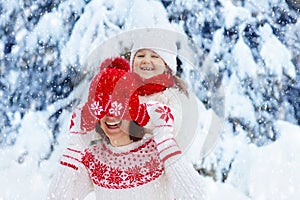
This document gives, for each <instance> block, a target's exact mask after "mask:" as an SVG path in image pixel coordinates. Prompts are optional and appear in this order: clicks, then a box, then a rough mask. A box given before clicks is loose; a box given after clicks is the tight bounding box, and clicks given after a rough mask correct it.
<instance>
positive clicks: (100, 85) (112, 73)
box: [48, 63, 205, 200]
mask: <svg viewBox="0 0 300 200" xmlns="http://www.w3.org/2000/svg"><path fill="white" fill-rule="evenodd" d="M114 65H115V66H113V68H106V69H104V70H103V71H102V72H100V75H99V76H96V78H95V79H94V80H97V84H96V86H95V85H93V84H91V87H90V90H89V99H88V101H87V102H86V103H85V105H84V106H83V107H82V108H80V109H79V111H80V112H79V114H80V115H79V114H78V113H77V114H74V115H73V119H72V123H71V133H72V141H71V142H70V145H69V146H68V147H67V148H66V152H65V154H64V155H63V157H62V160H61V162H60V163H61V170H60V171H59V174H58V175H57V177H56V178H55V179H54V181H53V183H52V185H51V187H50V191H49V195H48V199H84V198H85V197H86V196H87V195H88V193H89V192H90V191H95V195H96V198H97V199H151V200H152V199H205V188H204V185H203V182H202V180H201V177H200V176H199V175H198V174H197V172H196V171H195V170H194V169H193V167H192V165H190V164H188V163H187V162H185V161H184V157H183V156H182V153H181V150H180V148H179V146H178V145H177V143H176V140H175V139H174V136H173V121H174V117H173V114H172V110H171V108H169V107H168V106H166V105H163V104H161V103H159V102H155V101H152V102H148V103H147V104H140V102H139V99H138V90H137V86H136V85H135V77H134V76H133V75H132V74H131V73H128V72H126V71H125V70H123V69H118V64H116V63H115V64H114ZM93 83H95V81H93ZM75 113H76V112H75ZM79 116H80V117H81V120H77V117H79ZM78 122H79V123H78ZM142 126H144V127H145V129H144V128H142ZM76 129H78V130H80V131H83V130H84V131H83V132H86V133H87V132H91V131H92V130H94V129H95V130H96V131H97V132H98V133H99V134H101V135H102V138H104V140H100V141H96V142H95V141H94V142H92V143H89V142H87V141H89V140H90V137H89V136H88V135H85V134H78V133H79V132H80V131H78V132H77V131H74V130H76ZM145 130H151V132H149V133H148V132H145ZM105 138H106V139H105Z"/></svg>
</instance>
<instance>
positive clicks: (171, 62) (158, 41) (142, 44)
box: [130, 33, 177, 74]
mask: <svg viewBox="0 0 300 200" xmlns="http://www.w3.org/2000/svg"><path fill="white" fill-rule="evenodd" d="M140 49H150V50H152V51H154V52H155V53H157V54H158V55H159V56H160V57H161V58H162V59H163V60H164V61H165V63H166V64H167V65H168V66H169V67H170V69H171V70H172V74H176V72H177V61H176V56H177V47H176V40H174V39H172V38H168V36H167V35H163V34H162V35H156V34H153V33H149V34H148V35H147V34H145V35H143V36H141V37H139V38H136V40H135V41H134V43H133V47H132V49H131V56H130V65H131V66H132V65H133V59H134V56H135V54H136V53H137V51H139V50H140Z"/></svg>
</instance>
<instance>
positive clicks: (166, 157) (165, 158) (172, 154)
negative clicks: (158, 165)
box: [162, 151, 181, 162]
mask: <svg viewBox="0 0 300 200" xmlns="http://www.w3.org/2000/svg"><path fill="white" fill-rule="evenodd" d="M179 154H181V151H175V152H173V153H171V154H168V155H166V156H165V157H164V158H163V159H162V161H163V162H165V161H166V160H168V159H169V158H171V157H173V156H176V155H179Z"/></svg>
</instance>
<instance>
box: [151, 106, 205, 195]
mask: <svg viewBox="0 0 300 200" xmlns="http://www.w3.org/2000/svg"><path fill="white" fill-rule="evenodd" d="M147 111H148V113H149V115H150V122H149V123H148V124H147V128H150V129H152V130H153V139H154V141H155V142H156V144H157V150H158V154H159V157H160V159H161V160H162V162H163V163H164V168H165V172H166V176H167V180H168V185H169V188H170V189H171V190H172V191H173V193H174V195H175V198H176V199H196V200H204V199H206V191H205V185H204V183H203V180H202V177H201V176H200V175H199V174H198V173H197V172H196V170H195V169H194V168H193V166H192V164H191V163H190V162H188V161H187V160H186V159H185V157H184V155H183V154H182V152H181V149H180V147H179V146H178V144H177V141H176V139H175V138H174V135H173V134H172V132H173V131H174V129H173V124H174V116H173V114H172V111H173V110H172V109H171V108H170V107H168V106H166V105H164V104H161V103H159V102H148V103H147Z"/></svg>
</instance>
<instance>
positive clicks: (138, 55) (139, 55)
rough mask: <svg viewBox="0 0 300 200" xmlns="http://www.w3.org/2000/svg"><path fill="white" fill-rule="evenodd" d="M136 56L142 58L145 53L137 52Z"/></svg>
mask: <svg viewBox="0 0 300 200" xmlns="http://www.w3.org/2000/svg"><path fill="white" fill-rule="evenodd" d="M136 57H138V58H143V57H145V55H144V54H137V55H136Z"/></svg>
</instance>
